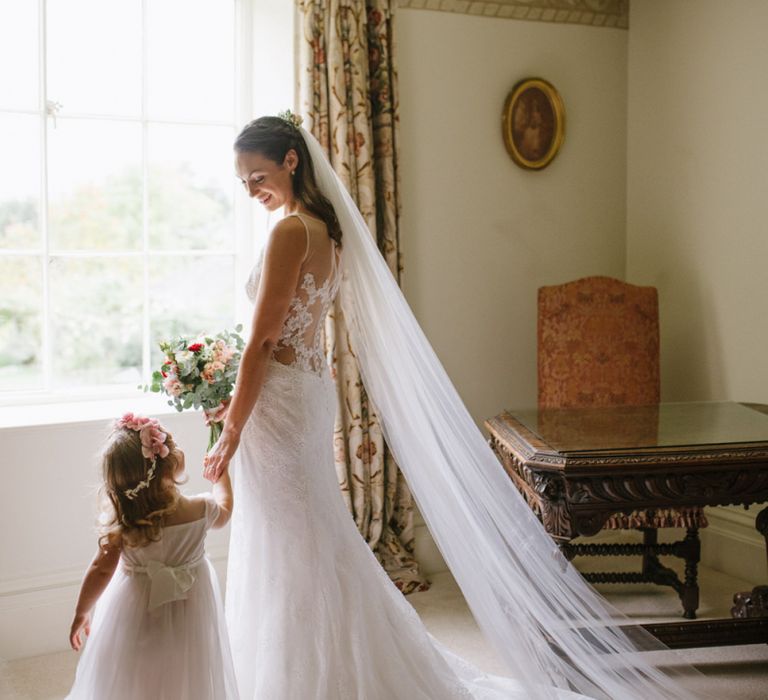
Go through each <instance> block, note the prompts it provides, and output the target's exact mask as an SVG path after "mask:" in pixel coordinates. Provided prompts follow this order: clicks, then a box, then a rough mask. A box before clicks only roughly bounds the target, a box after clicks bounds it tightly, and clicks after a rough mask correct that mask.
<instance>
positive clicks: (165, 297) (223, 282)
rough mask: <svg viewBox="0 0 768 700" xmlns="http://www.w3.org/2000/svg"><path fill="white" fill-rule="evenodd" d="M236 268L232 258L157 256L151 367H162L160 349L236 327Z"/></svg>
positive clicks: (152, 291) (153, 262) (152, 273)
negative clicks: (192, 336)
mask: <svg viewBox="0 0 768 700" xmlns="http://www.w3.org/2000/svg"><path fill="white" fill-rule="evenodd" d="M234 274H235V265H234V259H233V258H232V257H231V256H200V255H198V256H186V255H185V256H183V257H182V256H178V257H177V256H156V257H153V258H151V260H150V265H149V285H150V287H149V298H150V304H149V306H150V311H149V312H150V345H151V348H152V354H151V358H152V367H153V369H155V368H157V367H159V366H160V362H161V360H162V353H161V352H160V349H159V348H158V347H157V344H158V343H159V342H160V341H161V340H168V339H169V338H172V337H174V336H177V335H183V334H185V333H190V334H195V335H196V334H198V333H217V332H218V331H220V330H223V329H224V328H229V329H230V330H231V329H232V328H233V327H234V325H235V324H234V319H233V317H232V308H233V299H234V289H233V284H232V280H233V279H234Z"/></svg>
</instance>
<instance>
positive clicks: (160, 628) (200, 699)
mask: <svg viewBox="0 0 768 700" xmlns="http://www.w3.org/2000/svg"><path fill="white" fill-rule="evenodd" d="M202 496H203V498H204V499H205V515H204V516H203V517H202V518H200V519H198V520H194V521H192V522H188V523H183V524H181V525H169V526H167V527H165V528H163V533H162V537H161V539H160V540H159V541H158V542H152V543H150V544H148V545H146V546H145V547H139V548H136V549H129V548H126V549H124V550H123V552H122V553H121V555H120V563H119V564H118V566H117V570H116V571H115V574H114V576H113V577H112V580H111V581H110V583H109V585H108V586H107V588H106V590H105V591H104V593H103V594H102V596H101V598H100V599H99V601H98V603H97V604H96V608H95V610H94V614H93V619H92V623H91V634H90V636H89V637H88V640H87V642H86V644H85V649H84V651H83V652H82V657H81V658H80V662H79V664H78V666H77V675H76V678H75V683H74V685H73V687H72V690H71V691H70V694H69V695H68V696H67V698H69V699H71V700H86V699H87V700H107V699H109V700H149V699H152V700H224V699H226V700H231V699H233V698H237V688H236V683H235V677H234V670H233V666H232V660H231V656H230V650H229V642H228V638H227V632H226V627H225V623H224V610H223V604H222V599H221V593H220V590H219V585H218V582H217V579H216V573H215V571H214V569H213V566H212V565H211V563H210V561H209V560H208V558H207V557H206V555H205V550H204V543H205V535H206V532H207V531H208V529H209V528H210V527H211V525H212V524H213V522H214V521H215V520H216V518H217V516H218V514H219V507H218V505H217V504H216V502H215V501H214V500H213V497H212V496H211V494H207V493H206V494H202Z"/></svg>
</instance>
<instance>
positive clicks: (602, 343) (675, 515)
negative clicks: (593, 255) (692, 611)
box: [538, 277, 707, 529]
mask: <svg viewBox="0 0 768 700" xmlns="http://www.w3.org/2000/svg"><path fill="white" fill-rule="evenodd" d="M538 310H539V323H538V388H539V407H540V408H581V407H589V406H594V407H602V406H620V405H635V406H639V405H648V404H655V403H658V402H659V399H660V379H659V303H658V295H657V292H656V289H655V288H654V287H638V286H635V285H633V284H627V283H626V282H622V281H620V280H616V279H612V278H611V277H584V278H583V279H579V280H576V281H574V282H568V283H566V284H561V285H556V286H551V287H541V288H540V289H539V300H538ZM706 524H707V521H706V517H705V515H704V511H703V510H702V509H701V508H685V509H664V510H655V511H652V510H648V511H636V512H634V513H630V514H629V515H626V514H623V513H617V514H616V515H615V516H613V517H612V518H610V520H609V521H608V522H607V523H606V525H605V527H607V528H611V529H631V528H637V527H651V528H659V527H705V526H706Z"/></svg>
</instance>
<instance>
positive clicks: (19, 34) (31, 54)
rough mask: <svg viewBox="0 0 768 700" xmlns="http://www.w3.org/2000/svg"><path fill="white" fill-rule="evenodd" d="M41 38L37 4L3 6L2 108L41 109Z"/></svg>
mask: <svg viewBox="0 0 768 700" xmlns="http://www.w3.org/2000/svg"><path fill="white" fill-rule="evenodd" d="M38 36H39V35H38V14H37V3H36V2H29V1H28V0H27V1H26V2H19V1H18V0H16V1H12V2H3V3H0V66H2V70H0V107H6V108H12V109H37V108H38V100H39V99H40V98H39V94H38V83H39V76H38V73H39V69H40V64H39V62H38V55H39V51H40V42H39V40H38Z"/></svg>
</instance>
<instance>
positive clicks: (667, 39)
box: [627, 0, 768, 581]
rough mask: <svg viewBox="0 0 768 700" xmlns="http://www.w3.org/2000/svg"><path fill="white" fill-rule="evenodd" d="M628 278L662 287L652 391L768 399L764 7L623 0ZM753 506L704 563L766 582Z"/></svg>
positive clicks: (716, 538) (709, 546)
mask: <svg viewBox="0 0 768 700" xmlns="http://www.w3.org/2000/svg"><path fill="white" fill-rule="evenodd" d="M630 13H631V14H630V31H629V97H628V100H629V102H628V104H629V110H628V198H627V279H628V280H631V281H632V282H635V283H637V284H649V285H654V286H656V287H658V290H659V301H660V315H661V334H662V344H661V358H662V399H663V400H665V401H689V400H732V401H754V402H762V403H768V361H767V360H766V347H767V346H768V313H767V312H766V308H767V302H768V270H766V260H768V197H766V182H768V119H766V114H768V82H767V81H766V68H767V67H768V43H766V41H765V31H766V28H768V3H766V2H765V1H764V0H736V1H733V2H722V1H721V0H698V1H697V2H691V1H690V0H642V2H632V3H631V5H630ZM756 511H757V508H752V509H751V512H750V513H747V514H745V513H744V512H743V510H739V509H719V508H718V509H712V511H711V513H710V521H711V527H710V528H708V529H707V530H705V531H704V532H703V535H702V537H703V546H704V561H705V562H706V563H708V564H710V565H712V566H715V567H717V568H721V569H722V570H725V571H729V572H732V573H738V574H740V575H742V576H743V577H745V578H749V579H752V580H755V581H757V580H765V576H766V570H765V552H764V546H765V545H764V543H763V541H762V538H760V537H758V536H757V533H756V532H755V531H754V514H755V513H756Z"/></svg>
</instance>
